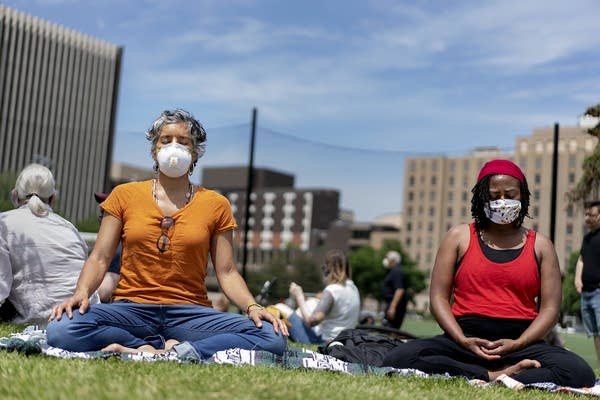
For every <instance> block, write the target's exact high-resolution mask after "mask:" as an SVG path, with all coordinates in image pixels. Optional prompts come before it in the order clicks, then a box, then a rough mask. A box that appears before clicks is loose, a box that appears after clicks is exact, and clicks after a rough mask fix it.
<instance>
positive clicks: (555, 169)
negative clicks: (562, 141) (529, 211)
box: [550, 122, 558, 243]
mask: <svg viewBox="0 0 600 400" xmlns="http://www.w3.org/2000/svg"><path fill="white" fill-rule="evenodd" d="M557 180H558V122H555V123H554V149H553V153H552V197H551V199H550V202H551V203H550V240H551V241H552V243H554V235H555V233H556V192H557V188H556V186H557V184H556V182H557Z"/></svg>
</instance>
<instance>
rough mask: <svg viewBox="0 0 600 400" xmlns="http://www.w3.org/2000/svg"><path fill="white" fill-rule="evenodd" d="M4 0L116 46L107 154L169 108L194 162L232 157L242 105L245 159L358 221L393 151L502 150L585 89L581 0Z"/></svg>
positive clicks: (590, 68) (141, 145)
mask: <svg viewBox="0 0 600 400" xmlns="http://www.w3.org/2000/svg"><path fill="white" fill-rule="evenodd" d="M4 3H5V4H7V5H8V6H9V7H12V8H15V9H17V10H19V11H23V12H27V13H29V14H33V15H35V16H38V17H41V18H43V19H47V20H51V21H54V22H57V23H59V24H61V25H64V26H67V27H69V28H72V29H75V30H77V31H80V32H83V33H85V34H88V35H91V36H94V37H97V38H101V39H103V40H106V41H108V42H110V43H113V44H118V45H121V46H124V49H125V51H124V64H123V70H122V79H121V89H120V97H119V104H118V120H117V139H116V144H115V149H114V158H115V160H116V161H120V162H126V163H130V164H136V165H142V166H150V165H151V162H150V159H149V156H148V146H147V144H146V142H145V141H144V138H143V132H144V130H145V129H146V128H147V127H148V126H149V125H150V122H151V121H152V120H153V119H154V118H155V117H156V116H157V115H158V114H159V113H160V112H161V111H162V110H163V109H166V108H173V107H182V108H185V109H188V110H190V111H191V112H192V113H193V114H194V115H196V117H198V119H200V121H201V122H202V123H203V124H204V125H205V127H206V128H207V130H208V147H207V155H206V156H205V158H204V159H202V160H201V164H202V163H205V164H206V165H218V164H222V165H229V164H235V163H237V164H243V163H247V161H248V155H247V154H248V139H247V137H248V135H249V120H250V116H251V111H252V108H253V107H257V109H258V126H259V131H258V138H257V158H256V159H257V165H259V166H267V167H272V168H275V169H280V170H283V171H285V172H289V173H293V174H295V175H296V183H297V186H302V187H332V188H337V189H340V190H341V192H342V206H343V207H344V208H348V209H352V210H354V211H355V213H356V217H357V219H359V220H369V219H371V218H373V217H375V216H377V215H379V214H383V213H387V212H394V211H399V210H400V207H401V196H402V174H403V172H402V168H403V163H404V158H405V157H406V156H411V155H421V154H430V153H435V154H438V153H443V154H464V153H467V152H468V151H469V150H471V149H472V148H474V147H477V146H499V147H501V148H503V149H511V148H512V147H513V146H514V143H515V138H516V137H517V136H522V135H529V134H530V133H531V131H532V130H533V129H534V128H538V127H543V126H550V125H552V124H554V123H555V122H559V123H560V124H561V125H565V126H566V125H575V124H576V123H577V119H578V117H579V116H580V115H581V113H582V112H583V111H584V110H585V109H586V108H587V107H588V106H590V105H594V104H597V103H598V102H600V95H599V93H600V73H599V71H600V51H598V49H600V24H599V23H598V12H597V11H598V3H597V1H594V0H589V1H586V0H575V1H569V2H564V1H552V0H543V1H537V0H536V1H527V0H521V1H508V0H505V1H453V2H448V1H366V0H365V1H353V0H344V1H341V0H331V1H323V0H321V1H312V0H304V1H275V0H273V1H270V0H269V1H253V0H239V1H236V0H231V1H224V0H215V1H191V0H181V1H179V0H174V1H154V0H152V1H135V0H130V1H123V0H102V1H93V0H86V1H83V0H82V1H78V0H64V1H61V0H37V1H36V0H9V1H4ZM278 143H279V144H278ZM390 168H391V169H392V170H393V173H392V172H390V171H389V170H390ZM384 170H385V171H388V172H386V173H383V172H382V171H384ZM366 193H369V194H370V195H369V196H366V195H365V194H366ZM371 194H373V195H371Z"/></svg>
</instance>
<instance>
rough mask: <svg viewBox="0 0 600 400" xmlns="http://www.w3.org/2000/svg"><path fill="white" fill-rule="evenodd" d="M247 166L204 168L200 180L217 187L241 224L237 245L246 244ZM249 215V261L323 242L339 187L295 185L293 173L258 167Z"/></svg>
mask: <svg viewBox="0 0 600 400" xmlns="http://www.w3.org/2000/svg"><path fill="white" fill-rule="evenodd" d="M247 178H248V175H247V167H238V166H233V167H206V166H205V167H203V169H202V185H203V186H205V187H207V188H210V189H214V190H217V191H219V192H221V193H222V194H223V195H225V196H226V197H227V198H228V199H229V201H230V202H231V207H232V211H233V215H234V217H235V219H236V221H237V222H238V224H239V226H238V229H237V231H236V235H235V245H236V247H237V248H241V247H243V245H244V236H243V232H244V222H245V213H246V207H245V206H246V186H247V180H248V179H247ZM253 181H254V185H253V190H252V193H251V197H250V198H251V204H250V208H249V211H250V213H249V215H250V218H249V219H248V224H249V227H248V240H247V243H248V248H249V249H250V250H251V251H250V257H249V259H250V262H251V263H253V262H255V263H260V262H263V261H265V260H267V259H268V258H269V257H270V255H271V253H272V252H273V251H279V250H283V249H288V248H294V249H299V250H301V251H308V250H313V249H315V248H317V247H320V246H322V245H323V244H324V243H325V241H326V239H327V231H328V229H329V227H330V225H331V224H332V223H333V222H334V221H336V220H337V218H338V214H339V198H340V194H339V191H338V190H334V189H325V188H302V189H298V188H295V187H294V177H293V175H290V174H287V173H283V172H279V171H275V170H272V169H269V168H256V169H255V173H254V180H253Z"/></svg>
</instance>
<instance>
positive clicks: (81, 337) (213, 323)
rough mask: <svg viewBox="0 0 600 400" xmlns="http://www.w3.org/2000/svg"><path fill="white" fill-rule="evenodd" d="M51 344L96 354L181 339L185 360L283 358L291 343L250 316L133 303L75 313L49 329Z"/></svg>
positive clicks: (179, 347) (97, 306)
mask: <svg viewBox="0 0 600 400" xmlns="http://www.w3.org/2000/svg"><path fill="white" fill-rule="evenodd" d="M46 335H47V338H48V344H49V345H50V346H54V347H59V348H62V349H65V350H69V351H96V350H101V349H102V348H104V347H105V346H107V345H109V344H112V343H118V344H121V345H123V346H125V347H131V348H138V347H140V346H143V345H151V346H153V347H154V348H156V349H162V348H164V345H165V341H166V340H168V339H176V340H178V341H179V342H180V344H179V345H176V346H175V347H174V349H175V351H177V353H178V354H179V356H181V357H184V358H188V359H196V360H201V359H206V358H209V357H210V356H212V355H213V354H214V353H215V352H217V351H219V350H225V349H229V348H235V347H239V348H242V349H247V350H266V351H269V352H272V353H276V354H279V355H282V354H283V351H284V350H285V347H286V339H285V337H284V336H283V335H281V333H280V334H276V333H275V331H274V329H273V325H272V324H271V323H269V322H267V321H263V324H262V327H261V328H258V327H257V326H256V325H255V324H254V322H253V321H251V320H249V319H248V318H246V317H245V316H242V315H239V314H233V313H224V312H220V311H217V310H215V309H213V308H211V307H203V306H198V305H188V304H186V305H155V304H137V303H131V302H115V303H108V304H94V305H92V306H91V307H90V308H89V309H88V311H87V312H86V313H85V314H80V313H79V311H78V310H73V318H72V319H69V318H68V317H67V315H66V314H63V316H62V318H61V319H60V320H58V321H57V320H54V321H52V322H50V324H48V327H47V328H46Z"/></svg>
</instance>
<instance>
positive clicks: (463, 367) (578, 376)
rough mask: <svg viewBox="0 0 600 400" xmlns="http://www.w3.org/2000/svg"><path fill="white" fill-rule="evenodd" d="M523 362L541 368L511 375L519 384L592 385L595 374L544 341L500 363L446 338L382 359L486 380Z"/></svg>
mask: <svg viewBox="0 0 600 400" xmlns="http://www.w3.org/2000/svg"><path fill="white" fill-rule="evenodd" d="M524 359H531V360H537V361H539V362H540V363H541V364H542V366H541V367H540V368H531V369H527V370H524V371H521V372H520V373H518V374H516V375H513V376H512V378H514V379H516V380H518V381H519V382H521V383H524V384H528V383H536V382H553V383H555V384H557V385H561V386H571V387H591V386H594V383H595V375H594V371H593V370H592V368H591V367H590V366H589V365H588V364H587V363H586V362H585V360H583V359H582V358H581V357H579V356H578V355H577V354H575V353H572V352H570V351H568V350H566V349H564V348H562V347H558V346H552V345H550V344H548V343H546V342H544V341H540V342H537V343H534V344H532V345H529V346H527V347H525V348H523V349H521V350H517V351H515V352H512V353H509V354H506V355H505V356H503V357H502V358H501V359H500V360H499V361H493V362H490V361H487V360H484V359H481V358H479V357H478V356H476V355H475V354H474V353H473V352H471V351H470V350H467V349H466V348H464V347H462V346H461V345H459V344H457V343H456V342H454V341H453V340H452V339H451V338H450V337H449V336H447V335H439V336H435V337H433V338H429V339H415V340H411V341H408V342H406V343H403V344H401V345H399V346H398V347H396V348H395V349H394V350H392V351H391V352H390V353H389V354H388V355H387V356H386V357H385V358H384V360H383V365H384V366H391V367H395V368H414V369H418V370H420V371H423V372H426V373H430V374H444V373H448V374H450V375H452V376H464V377H467V378H468V379H481V380H484V381H488V380H489V375H488V371H497V370H500V369H503V368H505V367H507V366H509V365H514V364H517V363H518V362H519V361H522V360H524Z"/></svg>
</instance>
